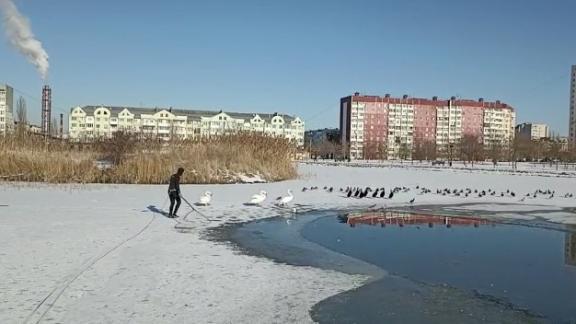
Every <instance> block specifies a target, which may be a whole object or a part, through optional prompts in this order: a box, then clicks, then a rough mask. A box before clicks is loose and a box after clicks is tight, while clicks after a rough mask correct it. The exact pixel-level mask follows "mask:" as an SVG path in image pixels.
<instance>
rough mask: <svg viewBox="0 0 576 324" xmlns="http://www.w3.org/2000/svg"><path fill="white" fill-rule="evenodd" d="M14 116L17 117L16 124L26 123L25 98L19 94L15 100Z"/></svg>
mask: <svg viewBox="0 0 576 324" xmlns="http://www.w3.org/2000/svg"><path fill="white" fill-rule="evenodd" d="M16 118H18V125H20V124H22V125H24V126H25V125H27V124H28V116H27V111H26V100H25V99H24V98H23V97H22V96H20V97H19V98H18V101H17V102H16Z"/></svg>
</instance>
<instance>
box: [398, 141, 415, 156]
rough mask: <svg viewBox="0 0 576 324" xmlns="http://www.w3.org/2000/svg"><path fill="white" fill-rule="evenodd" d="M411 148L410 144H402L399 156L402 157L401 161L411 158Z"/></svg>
mask: <svg viewBox="0 0 576 324" xmlns="http://www.w3.org/2000/svg"><path fill="white" fill-rule="evenodd" d="M410 153H412V152H411V150H410V146H409V145H408V143H406V142H404V143H401V144H400V149H399V150H398V155H399V157H400V160H407V159H408V158H409V157H410Z"/></svg>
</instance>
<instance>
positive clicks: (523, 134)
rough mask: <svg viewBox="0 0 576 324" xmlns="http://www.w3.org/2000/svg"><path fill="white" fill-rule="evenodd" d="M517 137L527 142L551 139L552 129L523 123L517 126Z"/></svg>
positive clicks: (541, 125) (544, 125)
mask: <svg viewBox="0 0 576 324" xmlns="http://www.w3.org/2000/svg"><path fill="white" fill-rule="evenodd" d="M516 136H518V137H519V138H523V139H526V140H539V139H542V138H549V137H550V127H548V125H546V124H535V123H522V124H519V125H518V126H516Z"/></svg>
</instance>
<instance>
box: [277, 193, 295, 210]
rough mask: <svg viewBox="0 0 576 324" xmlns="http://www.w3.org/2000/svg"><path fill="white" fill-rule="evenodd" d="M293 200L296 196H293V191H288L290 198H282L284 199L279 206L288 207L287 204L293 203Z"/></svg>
mask: <svg viewBox="0 0 576 324" xmlns="http://www.w3.org/2000/svg"><path fill="white" fill-rule="evenodd" d="M293 199H294V195H292V190H290V189H288V196H286V197H282V199H280V201H279V202H278V205H279V206H286V204H288V203H289V202H291V201H292V200H293Z"/></svg>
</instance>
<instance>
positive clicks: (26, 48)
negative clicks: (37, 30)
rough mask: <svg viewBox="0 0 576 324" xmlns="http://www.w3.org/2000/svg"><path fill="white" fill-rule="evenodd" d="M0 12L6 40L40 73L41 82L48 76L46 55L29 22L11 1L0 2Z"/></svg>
mask: <svg viewBox="0 0 576 324" xmlns="http://www.w3.org/2000/svg"><path fill="white" fill-rule="evenodd" d="M0 11H2V18H3V19H2V20H3V23H4V28H5V29H6V36H7V37H8V40H9V41H10V43H11V44H12V46H14V47H15V48H16V49H17V50H18V51H19V52H20V53H22V54H24V56H26V59H28V61H29V62H30V63H32V64H34V66H36V69H37V70H38V72H39V73H40V76H41V77H42V79H43V80H46V77H47V76H48V67H49V65H50V64H49V63H48V53H46V51H45V50H44V48H43V47H42V43H41V42H40V41H39V40H37V39H36V37H34V34H33V33H32V29H31V28H30V22H29V21H28V19H27V18H26V17H24V16H23V15H22V14H21V13H20V12H19V11H18V8H16V5H15V4H14V3H13V2H12V0H0Z"/></svg>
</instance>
